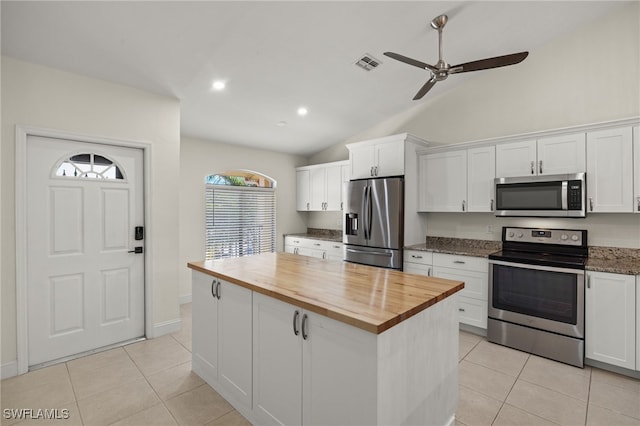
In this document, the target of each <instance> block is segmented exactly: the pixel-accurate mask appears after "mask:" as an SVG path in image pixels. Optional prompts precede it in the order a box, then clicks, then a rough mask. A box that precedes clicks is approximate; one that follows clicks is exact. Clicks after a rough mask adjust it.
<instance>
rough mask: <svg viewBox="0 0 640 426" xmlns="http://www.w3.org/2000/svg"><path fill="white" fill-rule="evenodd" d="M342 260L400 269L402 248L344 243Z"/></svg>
mask: <svg viewBox="0 0 640 426" xmlns="http://www.w3.org/2000/svg"><path fill="white" fill-rule="evenodd" d="M344 260H346V261H347V262H352V263H362V264H364V265H371V266H379V267H382V268H390V269H402V250H394V249H378V248H369V247H362V246H353V245H348V244H347V245H346V248H345V254H344Z"/></svg>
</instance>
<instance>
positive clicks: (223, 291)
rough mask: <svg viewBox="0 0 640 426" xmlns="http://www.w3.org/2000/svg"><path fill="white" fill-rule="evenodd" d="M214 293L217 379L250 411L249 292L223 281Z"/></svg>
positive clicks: (250, 341)
mask: <svg viewBox="0 0 640 426" xmlns="http://www.w3.org/2000/svg"><path fill="white" fill-rule="evenodd" d="M218 292H219V293H220V294H219V296H220V299H219V300H218V333H219V341H218V359H219V363H220V369H219V373H218V380H219V381H220V385H221V386H222V387H223V388H225V390H226V391H227V392H228V393H229V394H230V395H232V396H233V397H234V398H233V399H234V400H235V401H236V402H238V403H240V404H242V405H244V406H245V407H247V408H248V409H251V398H252V389H251V387H252V383H251V380H252V378H251V364H252V354H251V347H252V323H251V313H252V303H251V295H252V292H251V290H248V289H246V288H244V287H240V286H238V285H235V284H231V283H228V282H225V281H221V283H220V287H219V289H218Z"/></svg>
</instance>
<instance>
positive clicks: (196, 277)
mask: <svg viewBox="0 0 640 426" xmlns="http://www.w3.org/2000/svg"><path fill="white" fill-rule="evenodd" d="M216 282H217V280H216V279H215V278H213V277H212V276H210V275H207V274H203V273H201V272H197V271H192V288H191V294H192V300H193V302H192V311H193V314H192V315H193V321H192V322H193V326H192V327H193V329H192V334H193V347H192V352H191V353H192V361H193V362H192V366H193V371H195V372H196V373H197V374H198V375H199V376H200V377H202V378H203V379H205V380H206V381H207V382H209V383H212V382H215V381H216V380H217V379H218V300H217V299H216V298H215V296H214V295H213V294H214V291H215V289H214V287H215V285H216Z"/></svg>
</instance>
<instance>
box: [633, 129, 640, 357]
mask: <svg viewBox="0 0 640 426" xmlns="http://www.w3.org/2000/svg"><path fill="white" fill-rule="evenodd" d="M633 194H634V195H633V197H634V199H633V200H634V201H633V203H634V204H633V211H634V212H635V213H640V127H639V126H635V127H634V128H633ZM639 306H640V305H639ZM639 340H640V339H639ZM638 352H639V353H640V351H638ZM638 364H640V362H639V363H638Z"/></svg>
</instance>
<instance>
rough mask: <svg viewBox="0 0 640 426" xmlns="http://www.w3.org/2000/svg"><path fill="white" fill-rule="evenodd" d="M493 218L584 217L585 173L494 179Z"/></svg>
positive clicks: (585, 210)
mask: <svg viewBox="0 0 640 426" xmlns="http://www.w3.org/2000/svg"><path fill="white" fill-rule="evenodd" d="M494 182H495V197H496V211H495V214H496V216H530V217H585V216H586V212H587V209H586V194H587V188H586V186H587V184H586V175H585V173H575V174H563V175H547V176H522V177H510V178H496V179H495V181H494Z"/></svg>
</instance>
